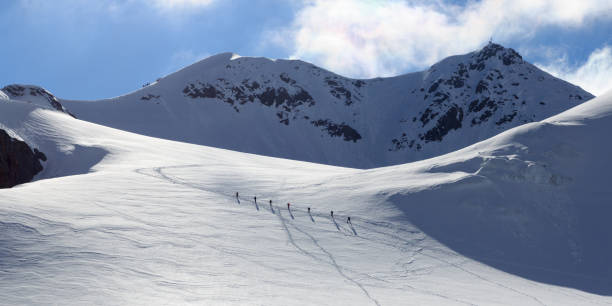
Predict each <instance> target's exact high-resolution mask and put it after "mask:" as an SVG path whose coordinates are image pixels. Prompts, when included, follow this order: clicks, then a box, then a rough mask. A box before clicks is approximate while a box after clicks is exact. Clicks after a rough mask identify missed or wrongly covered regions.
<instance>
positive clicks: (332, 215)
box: [331, 210, 334, 219]
mask: <svg viewBox="0 0 612 306" xmlns="http://www.w3.org/2000/svg"><path fill="white" fill-rule="evenodd" d="M331 217H332V219H333V218H334V211H333V210H332V211H331Z"/></svg>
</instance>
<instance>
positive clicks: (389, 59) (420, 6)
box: [271, 0, 612, 77]
mask: <svg viewBox="0 0 612 306" xmlns="http://www.w3.org/2000/svg"><path fill="white" fill-rule="evenodd" d="M610 12H612V2H611V1H609V0H582V1H556V0H483V1H479V2H476V1H468V2H467V4H466V5H465V6H458V5H450V4H447V3H444V2H440V1H420V0H414V1H400V0H390V1H374V0H370V1H368V0H335V1H325V0H307V1H304V4H303V7H302V8H301V9H300V10H299V11H298V13H297V15H296V18H295V20H294V22H293V24H292V25H291V26H289V27H286V28H283V29H279V30H277V31H275V32H274V33H273V35H272V38H271V40H272V41H273V42H276V43H278V44H280V45H284V46H285V47H286V48H288V49H289V50H290V52H291V53H292V57H296V58H301V59H304V60H308V61H311V62H314V63H316V64H319V65H322V66H324V67H326V68H329V69H332V70H334V71H338V72H340V73H343V74H346V75H349V76H354V77H374V76H386V75H393V74H397V73H399V72H402V71H405V70H406V69H415V68H423V67H425V66H427V65H430V64H432V63H434V62H435V61H438V60H440V59H441V58H443V57H445V56H448V55H452V54H460V53H465V52H468V51H472V50H474V49H475V48H478V47H479V46H481V45H483V44H484V43H485V42H486V41H487V40H488V39H489V38H490V37H493V38H494V39H495V40H496V41H502V42H503V41H504V40H509V39H513V38H516V37H529V36H532V35H534V34H535V33H536V31H537V30H538V29H539V28H541V27H544V26H549V25H558V26H563V27H581V26H583V25H584V24H585V23H586V22H587V21H588V20H590V19H592V18H612V14H611V13H610Z"/></svg>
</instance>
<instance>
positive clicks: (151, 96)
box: [140, 94, 160, 101]
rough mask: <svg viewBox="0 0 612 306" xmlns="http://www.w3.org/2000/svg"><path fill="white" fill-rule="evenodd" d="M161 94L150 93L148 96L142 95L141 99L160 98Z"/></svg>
mask: <svg viewBox="0 0 612 306" xmlns="http://www.w3.org/2000/svg"><path fill="white" fill-rule="evenodd" d="M159 97H160V95H153V94H148V95H146V96H142V97H140V100H144V101H149V100H151V99H159Z"/></svg>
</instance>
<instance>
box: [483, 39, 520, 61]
mask: <svg viewBox="0 0 612 306" xmlns="http://www.w3.org/2000/svg"><path fill="white" fill-rule="evenodd" d="M472 58H473V59H475V60H476V63H475V65H479V64H480V63H483V62H485V61H488V60H490V59H493V60H498V61H501V62H502V63H503V64H504V65H505V66H509V65H512V64H520V63H523V62H524V61H523V57H522V56H521V55H520V54H519V53H518V52H516V51H515V50H514V49H512V48H505V47H504V46H502V45H499V44H496V43H493V42H489V43H488V44H487V45H486V46H484V47H483V48H482V49H481V50H480V51H477V52H475V53H474V54H473V55H472Z"/></svg>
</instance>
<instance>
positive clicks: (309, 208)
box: [308, 207, 310, 215]
mask: <svg viewBox="0 0 612 306" xmlns="http://www.w3.org/2000/svg"><path fill="white" fill-rule="evenodd" d="M308 214H309V215H310V207H308Z"/></svg>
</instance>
